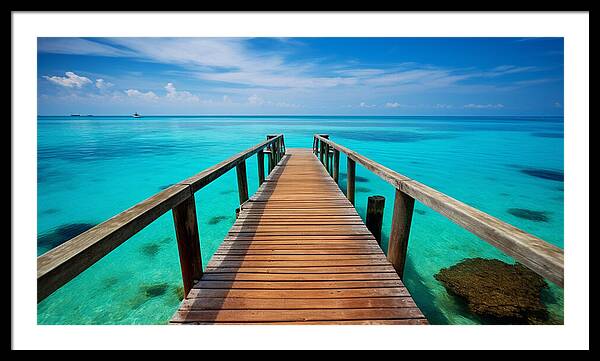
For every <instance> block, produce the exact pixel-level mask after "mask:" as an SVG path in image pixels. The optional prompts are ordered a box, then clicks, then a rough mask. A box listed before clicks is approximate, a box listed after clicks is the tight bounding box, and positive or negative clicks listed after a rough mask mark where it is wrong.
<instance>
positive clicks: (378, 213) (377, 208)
mask: <svg viewBox="0 0 600 361" xmlns="http://www.w3.org/2000/svg"><path fill="white" fill-rule="evenodd" d="M384 207H385V197H383V196H371V197H369V198H368V200H367V219H366V223H367V228H368V229H369V231H371V233H373V236H374V237H375V239H376V240H377V243H379V246H381V226H382V224H383V208H384Z"/></svg>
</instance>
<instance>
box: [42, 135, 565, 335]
mask: <svg viewBox="0 0 600 361" xmlns="http://www.w3.org/2000/svg"><path fill="white" fill-rule="evenodd" d="M340 153H343V154H344V155H345V156H346V162H347V180H346V181H347V187H346V189H347V192H346V194H344V193H342V191H341V190H340V189H339V187H338V181H339V164H340ZM255 154H256V155H257V161H258V167H257V168H258V180H259V185H260V186H259V189H258V191H257V192H256V193H255V194H254V195H253V196H252V197H249V194H248V182H247V174H246V160H247V159H248V158H249V157H251V156H253V155H255ZM265 157H266V158H267V164H268V165H267V169H266V170H265ZM357 164H359V165H361V166H363V167H364V168H366V169H367V170H369V171H371V172H373V173H374V174H376V175H377V176H379V177H380V178H381V179H383V180H384V181H386V182H388V183H389V184H391V185H392V186H393V187H394V188H395V189H396V196H395V199H394V202H393V205H392V207H393V212H392V213H393V217H392V225H391V231H390V239H389V242H388V249H387V252H386V253H385V254H384V252H383V251H382V250H381V248H380V239H379V238H380V235H381V216H382V213H383V206H384V203H385V201H384V200H383V199H381V197H373V198H372V199H371V200H370V203H369V205H368V208H367V209H368V212H369V214H367V217H366V219H367V225H365V224H364V223H363V221H362V219H361V217H360V216H359V215H358V214H357V212H356V210H355V208H354V203H355V197H354V189H355V169H356V165H357ZM233 168H235V169H236V174H237V184H238V193H239V201H240V208H239V209H238V210H237V220H236V222H235V224H234V225H233V226H232V228H231V229H230V231H229V234H228V235H227V237H226V238H225V239H224V240H223V243H222V244H221V246H220V247H219V249H218V250H217V251H216V253H215V254H214V255H213V257H212V259H211V261H210V262H209V263H208V264H207V265H206V267H203V266H202V258H201V256H200V253H201V251H200V242H201V240H200V233H201V232H199V230H198V223H197V216H196V202H195V198H194V193H195V192H196V191H198V190H199V189H201V188H202V187H204V186H206V185H207V184H209V183H211V182H212V181H214V180H215V179H217V178H219V177H220V176H222V175H223V174H225V173H226V172H227V171H229V170H231V169H233ZM265 171H266V172H267V174H268V175H267V176H266V177H265ZM371 201H372V202H371ZM415 201H419V202H421V203H423V204H424V205H426V206H428V207H430V208H431V209H433V210H435V211H437V212H439V213H440V214H442V215H444V216H445V217H447V218H448V219H450V220H452V221H453V222H455V223H456V224H458V225H460V226H462V227H464V228H465V229H467V230H469V231H471V232H472V233H474V234H475V235H477V236H478V237H479V238H480V239H481V240H482V241H485V242H488V243H490V244H491V245H493V246H495V247H497V248H498V249H500V250H501V251H503V252H504V253H506V254H508V255H509V256H511V257H513V258H514V259H515V260H517V261H519V262H521V263H522V264H523V265H525V266H527V267H529V268H530V269H531V270H533V271H534V272H536V273H538V274H539V275H541V276H543V277H545V278H546V279H548V280H550V281H551V282H554V283H555V284H557V285H559V286H561V287H562V286H563V282H564V280H563V277H564V276H563V272H564V271H563V263H564V254H563V251H562V249H560V248H558V247H555V246H553V245H551V244H549V243H547V242H545V241H543V240H541V239H539V238H537V237H535V236H533V235H530V234H528V233H526V232H524V231H522V230H520V229H518V228H515V227H513V226H511V225H509V224H507V223H505V222H502V221H501V220H499V219H497V218H494V217H492V216H490V215H488V214H486V213H483V212H481V211H479V210H477V209H475V208H473V207H470V206H468V205H466V204H464V203H462V202H460V201H458V200H456V199H453V198H451V197H449V196H447V195H445V194H443V193H440V192H439V191H436V190H434V189H432V188H430V187H427V186H426V185H424V184H421V183H419V182H417V181H416V180H413V179H410V178H408V177H406V176H404V175H402V174H400V173H397V172H395V171H393V170H391V169H389V168H386V167H385V166H383V165H381V164H379V163H376V162H374V161H372V160H370V159H368V158H366V157H364V156H362V155H360V154H358V153H356V152H354V151H352V150H350V149H348V148H345V147H344V146H342V145H339V144H337V143H335V142H333V141H331V140H330V139H328V136H327V135H315V136H314V138H313V146H312V149H310V148H299V149H286V147H285V142H284V138H283V135H282V134H279V135H270V136H267V140H265V141H263V142H261V143H259V144H257V145H255V146H253V147H251V148H249V149H247V150H245V151H243V152H241V153H238V154H236V155H234V156H232V157H230V158H228V159H226V160H224V161H223V162H221V163H219V164H216V165H214V166H212V167H210V168H208V169H206V170H204V171H202V172H200V173H198V174H196V175H194V176H192V177H190V178H188V179H186V180H183V181H181V182H179V183H177V184H175V185H173V186H171V187H169V188H167V189H165V190H163V191H162V192H159V193H157V194H156V195H154V196H152V197H150V198H148V199H146V200H145V201H142V202H140V203H138V204H137V205H135V206H133V207H132V208H130V209H128V210H126V211H124V212H122V213H120V214H118V215H116V216H114V217H113V218H111V219H109V220H107V221H105V222H104V223H101V224H99V225H97V226H96V227H94V228H92V229H90V230H88V231H86V232H84V233H82V234H81V235H79V236H76V237H74V238H73V239H71V240H69V241H67V242H65V243H63V244H61V245H60V246H58V247H56V248H54V249H52V250H50V251H48V252H47V253H45V254H43V255H41V256H39V257H38V302H39V301H41V300H43V299H44V298H46V297H47V296H48V295H50V294H52V293H53V292H54V291H55V290H57V289H58V288H60V287H61V286H63V285H64V284H65V283H67V282H68V281H70V280H71V279H73V278H74V277H76V276H77V275H78V274H79V273H81V272H83V271H84V270H85V269H87V268H88V267H90V266H91V265H92V264H94V263H95V262H97V261H98V260H99V259H101V258H102V257H104V256H105V255H106V254H108V253H109V252H111V251H112V250H113V249H115V248H116V247H118V246H119V245H120V244H122V243H123V242H125V241H126V240H127V239H129V238H130V237H131V236H132V235H134V234H135V233H137V232H139V231H140V230H142V229H143V228H144V227H146V226H147V225H148V224H150V223H151V222H152V221H154V220H155V219H157V218H158V217H160V216H161V215H162V214H164V213H166V212H168V211H169V210H171V211H172V214H173V221H174V225H175V233H176V236H177V245H178V249H179V257H180V265H181V273H182V279H183V287H184V295H185V299H184V300H183V302H182V303H181V305H180V308H179V310H178V311H177V312H176V313H175V315H174V316H173V317H172V319H171V322H170V323H171V324H219V323H224V324H251V323H254V324H256V323H258V324H426V323H427V320H426V319H425V317H424V316H423V314H422V313H421V311H420V310H419V308H418V306H417V305H416V304H415V302H414V301H413V299H412V298H411V296H410V293H409V292H408V290H407V289H406V287H405V286H404V284H403V282H402V275H403V271H404V264H405V260H406V258H407V256H408V255H407V249H408V247H407V245H408V240H409V235H410V227H411V220H412V213H413V207H414V203H415ZM374 235H375V236H374ZM376 237H377V238H376ZM107 307H110V306H109V305H108V306H107Z"/></svg>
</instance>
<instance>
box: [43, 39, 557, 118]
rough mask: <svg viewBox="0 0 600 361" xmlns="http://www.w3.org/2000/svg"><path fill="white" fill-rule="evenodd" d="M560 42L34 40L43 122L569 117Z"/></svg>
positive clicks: (525, 40) (546, 40)
mask: <svg viewBox="0 0 600 361" xmlns="http://www.w3.org/2000/svg"><path fill="white" fill-rule="evenodd" d="M563 73H564V70H563V39H562V38H38V114H40V115H64V114H71V113H81V114H96V115H117V114H131V113H133V112H139V113H141V114H145V115H151V114H155V115H167V114H170V115H200V114H225V115H227V114H249V115H252V114H265V115H277V114H299V115H302V114H323V115H561V116H562V115H563V108H562V107H563V88H564V79H563Z"/></svg>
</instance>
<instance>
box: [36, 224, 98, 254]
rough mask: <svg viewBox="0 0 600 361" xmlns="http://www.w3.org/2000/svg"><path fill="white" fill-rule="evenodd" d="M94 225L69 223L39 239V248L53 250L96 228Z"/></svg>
mask: <svg viewBox="0 0 600 361" xmlns="http://www.w3.org/2000/svg"><path fill="white" fill-rule="evenodd" d="M94 226H95V224H93V223H67V224H63V225H60V226H58V227H56V228H53V229H52V230H51V231H50V232H47V233H44V234H42V235H41V236H39V237H38V247H43V248H47V249H52V248H54V247H56V246H59V245H61V244H63V243H65V242H66V241H68V240H70V239H71V238H73V237H75V236H78V235H80V234H81V233H83V232H85V231H87V230H88V229H90V228H92V227H94Z"/></svg>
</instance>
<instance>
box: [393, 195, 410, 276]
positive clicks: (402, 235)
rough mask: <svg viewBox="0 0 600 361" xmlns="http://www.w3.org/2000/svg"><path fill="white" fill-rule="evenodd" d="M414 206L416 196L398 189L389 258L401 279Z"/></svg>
mask: <svg viewBox="0 0 600 361" xmlns="http://www.w3.org/2000/svg"><path fill="white" fill-rule="evenodd" d="M414 207H415V200H414V198H412V197H410V196H408V195H407V194H404V193H402V192H401V191H400V190H399V189H396V199H395V200H394V215H393V216H392V230H391V231H390V241H389V243H388V252H387V258H388V260H389V261H390V263H391V264H392V265H393V266H394V268H395V269H396V272H397V273H398V276H400V279H402V277H403V276H404V264H405V263H406V251H407V246H408V236H409V234H410V224H411V221H412V215H413V209H414Z"/></svg>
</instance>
